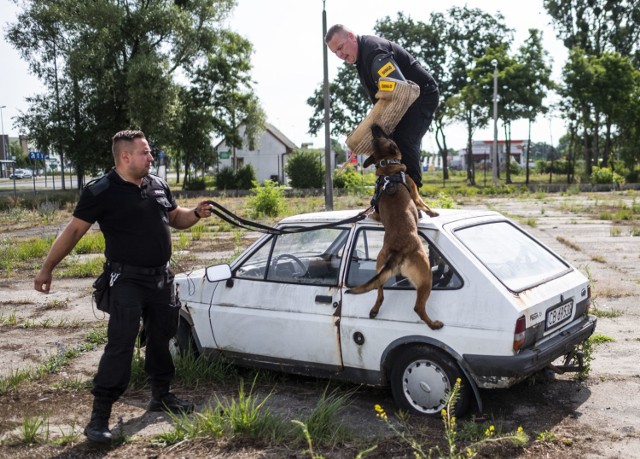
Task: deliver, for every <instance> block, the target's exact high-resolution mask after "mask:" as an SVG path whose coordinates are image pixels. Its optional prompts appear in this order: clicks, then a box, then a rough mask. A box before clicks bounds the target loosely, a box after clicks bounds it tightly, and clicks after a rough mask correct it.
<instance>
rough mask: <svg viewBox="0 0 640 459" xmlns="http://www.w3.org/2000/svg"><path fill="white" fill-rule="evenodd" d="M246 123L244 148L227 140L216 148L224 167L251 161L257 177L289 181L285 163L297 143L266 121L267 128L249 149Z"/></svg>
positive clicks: (241, 129) (259, 178)
mask: <svg viewBox="0 0 640 459" xmlns="http://www.w3.org/2000/svg"><path fill="white" fill-rule="evenodd" d="M245 130H246V129H245V126H241V127H240V135H241V136H242V138H243V143H242V148H235V149H234V148H232V147H230V146H228V145H227V143H226V142H225V141H224V140H223V141H222V142H220V143H218V144H217V145H216V146H215V147H214V148H215V150H216V151H217V152H218V157H219V158H220V168H221V169H222V168H223V167H233V165H234V161H235V164H236V165H237V167H242V166H245V165H247V164H251V165H252V166H253V169H254V170H255V172H256V180H258V181H259V182H264V181H265V180H277V181H278V182H280V183H286V182H287V177H286V176H285V173H284V168H285V165H286V164H287V161H288V159H289V157H290V155H291V153H292V152H293V150H294V149H296V148H297V146H296V145H295V144H294V143H293V142H292V141H291V140H289V139H288V138H287V136H285V135H284V134H283V133H282V132H280V131H279V130H278V129H276V127H275V126H273V125H272V124H269V123H266V125H265V130H264V132H263V133H262V134H261V135H260V137H259V138H258V139H257V142H256V145H255V147H256V149H255V150H249V142H248V140H247V139H246V137H245Z"/></svg>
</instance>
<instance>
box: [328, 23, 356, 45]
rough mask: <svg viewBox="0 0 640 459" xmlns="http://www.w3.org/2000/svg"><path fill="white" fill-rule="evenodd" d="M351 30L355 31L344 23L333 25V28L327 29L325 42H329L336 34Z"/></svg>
mask: <svg viewBox="0 0 640 459" xmlns="http://www.w3.org/2000/svg"><path fill="white" fill-rule="evenodd" d="M349 32H351V33H353V31H352V30H351V29H349V28H348V27H347V26H345V25H342V24H335V25H332V26H331V28H330V29H329V30H327V34H326V35H325V36H324V42H325V43H329V42H330V41H331V39H332V38H333V37H334V36H335V35H336V34H339V33H349Z"/></svg>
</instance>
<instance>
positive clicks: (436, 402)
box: [390, 346, 471, 417]
mask: <svg viewBox="0 0 640 459" xmlns="http://www.w3.org/2000/svg"><path fill="white" fill-rule="evenodd" d="M458 378H460V379H461V381H462V384H461V386H460V392H459V393H458V401H457V403H456V405H455V408H454V414H455V415H456V416H461V415H462V414H464V413H465V412H466V411H467V409H468V408H469V403H470V400H471V390H470V387H469V384H468V383H467V381H466V379H465V377H464V375H463V374H462V372H461V371H460V368H459V367H458V365H456V363H455V362H454V361H453V360H452V359H451V358H450V357H449V356H447V355H446V354H444V353H443V352H440V351H438V350H436V349H434V348H433V347H431V346H412V347H410V348H407V349H403V350H401V351H400V353H399V354H398V355H397V358H396V359H395V361H394V363H393V367H392V369H391V374H390V382H391V393H392V395H393V399H394V400H395V402H396V404H397V405H398V407H399V408H401V409H403V410H407V411H409V412H410V413H413V414H418V415H422V416H432V417H438V416H440V413H441V411H442V409H443V408H445V407H446V400H447V398H448V396H449V394H450V392H451V390H452V389H453V386H454V385H455V382H456V380H457V379H458Z"/></svg>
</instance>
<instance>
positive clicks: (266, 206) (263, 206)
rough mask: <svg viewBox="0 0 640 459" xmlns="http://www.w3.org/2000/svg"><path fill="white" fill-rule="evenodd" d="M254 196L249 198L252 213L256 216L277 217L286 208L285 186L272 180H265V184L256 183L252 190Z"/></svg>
mask: <svg viewBox="0 0 640 459" xmlns="http://www.w3.org/2000/svg"><path fill="white" fill-rule="evenodd" d="M252 192H253V193H254V196H253V197H251V198H250V199H249V207H250V208H251V214H252V216H253V217H254V218H255V217H261V216H265V215H266V216H268V217H277V216H278V215H279V214H280V212H282V211H283V210H284V187H283V186H279V185H277V184H276V183H275V182H272V181H271V180H265V182H264V185H262V186H260V185H259V184H258V183H255V189H254V190H253V191H252Z"/></svg>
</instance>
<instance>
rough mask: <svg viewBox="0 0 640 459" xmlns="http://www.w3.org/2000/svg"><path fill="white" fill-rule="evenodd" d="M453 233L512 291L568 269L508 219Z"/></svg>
mask: <svg viewBox="0 0 640 459" xmlns="http://www.w3.org/2000/svg"><path fill="white" fill-rule="evenodd" d="M455 234H456V236H457V237H458V238H459V239H460V241H462V243H463V244H464V245H465V246H466V247H467V248H468V249H469V250H470V251H471V252H472V253H473V254H474V255H475V256H476V257H477V258H478V259H479V260H480V262H482V264H483V265H485V266H486V267H487V269H489V271H491V272H492V273H493V274H494V275H495V276H496V277H497V278H498V279H499V280H500V282H502V283H503V284H504V285H505V287H507V288H508V289H509V290H511V291H513V292H520V291H522V290H526V289H528V288H531V287H534V286H536V285H539V284H542V283H543V282H546V281H549V280H551V279H554V278H556V277H558V276H561V275H563V274H564V273H566V272H567V271H569V270H570V267H569V265H567V264H566V263H565V262H564V261H562V260H561V259H560V258H558V257H557V256H555V255H554V254H553V253H551V252H550V251H549V250H548V249H547V248H545V247H544V246H543V245H541V244H540V243H538V242H537V241H535V240H534V239H532V238H531V237H530V236H528V235H527V234H526V233H524V232H523V231H522V230H520V229H519V228H518V227H516V226H514V225H512V224H511V223H509V222H495V223H485V224H481V225H475V226H469V227H466V228H462V229H459V230H457V231H456V232H455Z"/></svg>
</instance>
